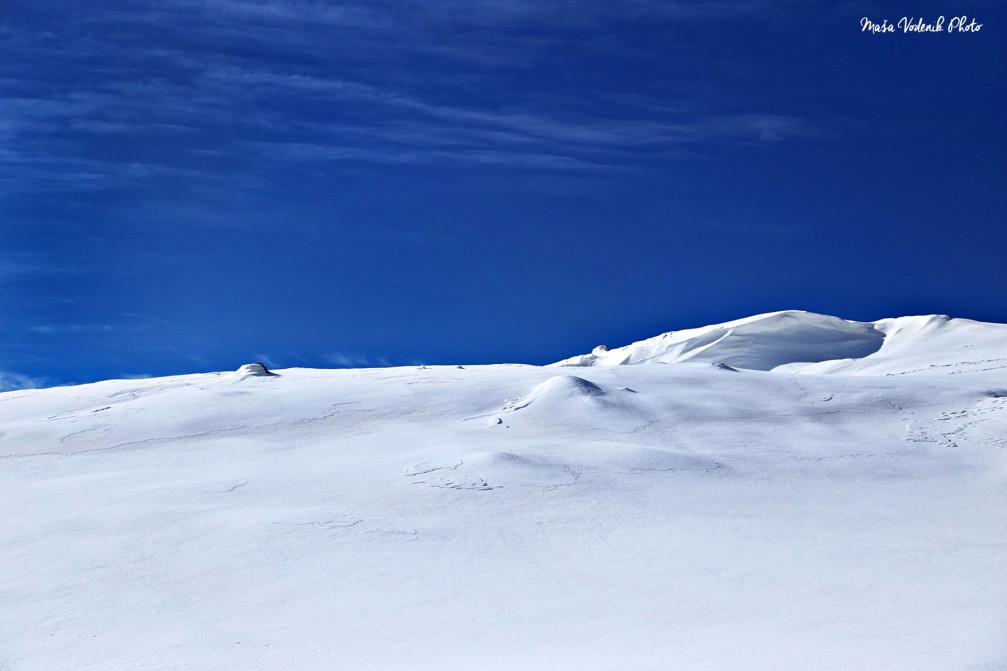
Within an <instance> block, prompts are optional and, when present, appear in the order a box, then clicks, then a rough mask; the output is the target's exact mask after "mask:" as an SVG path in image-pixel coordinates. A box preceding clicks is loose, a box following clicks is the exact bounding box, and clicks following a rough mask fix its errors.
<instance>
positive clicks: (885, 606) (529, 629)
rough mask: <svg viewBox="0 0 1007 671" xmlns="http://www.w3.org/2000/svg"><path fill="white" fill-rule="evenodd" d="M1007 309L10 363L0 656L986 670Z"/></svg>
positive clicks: (775, 317)
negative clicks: (394, 364)
mask: <svg viewBox="0 0 1007 671" xmlns="http://www.w3.org/2000/svg"><path fill="white" fill-rule="evenodd" d="M1005 335H1007V326H1003V325H995V324H981V323H978V322H971V321H967V320H961V319H948V318H946V317H907V318H901V319H888V320H881V321H878V322H874V323H869V324H865V323H856V322H847V321H844V320H841V319H836V318H833V317H825V316H822V315H813V314H810V313H802V312H781V313H774V314H771V315H762V316H758V317H753V318H750V319H745V320H739V321H736V322H730V323H728V324H723V325H719V326H711V327H707V328H705V329H693V330H690V331H682V332H678V333H673V334H667V335H664V336H659V337H657V338H653V339H650V340H646V341H642V342H641V343H636V344H634V345H630V346H628V347H623V348H618V349H612V350H603V349H596V350H595V351H594V352H593V353H592V354H590V355H587V356H585V357H575V358H574V359H571V360H567V361H566V362H563V365H565V366H570V365H573V364H578V365H577V367H576V368H575V369H574V368H561V367H556V366H553V367H537V366H521V365H498V366H465V367H464V368H459V367H456V366H442V367H441V366H434V367H423V368H415V367H413V368H386V369H370V370H309V369H286V370H281V371H279V372H278V374H267V371H265V368H264V367H261V366H260V367H256V366H255V365H250V366H243V367H242V368H241V369H239V370H238V371H237V372H228V373H212V374H202V375H188V376H177V377H168V378H160V379H148V380H110V381H106V382H100V383H96V384H90V385H84V386H78V387H64V388H54V389H44V390H21V391H15V392H8V393H3V394H0V504H2V507H3V508H2V509H3V511H4V514H3V515H2V516H0V614H2V626H0V669H4V671H8V670H22V669H32V670H34V669H45V670H51V669H74V670H87V669H93V670H99V669H100V670H102V671H105V670H109V669H139V668H144V669H183V668H188V669H201V670H203V669H277V668H291V669H389V668H404V669H433V668H437V669H465V668H479V669H515V668H557V669H620V670H621V669H690V670H710V671H713V670H716V671H742V670H744V671H757V670H767V671H768V670H772V671H777V670H779V669H816V670H820V671H828V670H840V669H842V670H846V669H861V670H871V669H877V670H880V669H886V670H891V669H912V670H913V671H926V670H933V671H946V670H948V669H972V670H977V671H979V670H981V671H993V670H995V669H1003V668H1005V666H1004V663H1005V660H1007V580H1004V575H1007V533H1005V529H1007V337H1005ZM625 363H632V364H648V365H614V364H625ZM659 364H675V365H659ZM711 364H713V365H711ZM570 372H572V373H575V375H569V374H565V373H570Z"/></svg>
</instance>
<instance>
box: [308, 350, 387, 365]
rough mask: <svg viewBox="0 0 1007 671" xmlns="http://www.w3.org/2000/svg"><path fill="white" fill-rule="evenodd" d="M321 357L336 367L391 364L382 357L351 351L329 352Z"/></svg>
mask: <svg viewBox="0 0 1007 671" xmlns="http://www.w3.org/2000/svg"><path fill="white" fill-rule="evenodd" d="M323 358H324V359H325V361H327V362H328V363H330V364H332V365H333V366H336V367H338V368H384V367H387V366H391V365H392V364H391V362H389V361H388V360H387V359H385V358H384V357H381V356H371V355H367V354H358V353H353V352H329V353H328V354H325V355H324V356H323Z"/></svg>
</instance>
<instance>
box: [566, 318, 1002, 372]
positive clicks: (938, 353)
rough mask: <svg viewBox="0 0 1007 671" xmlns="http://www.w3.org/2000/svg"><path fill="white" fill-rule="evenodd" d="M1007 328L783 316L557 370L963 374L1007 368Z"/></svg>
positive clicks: (653, 342) (666, 338)
mask: <svg viewBox="0 0 1007 671" xmlns="http://www.w3.org/2000/svg"><path fill="white" fill-rule="evenodd" d="M1005 351H1007V325H1005V324H988V323H983V322H976V321H972V320H970V319H952V318H950V317H947V316H945V315H927V316H920V317H900V318H897V319H882V320H880V321H876V322H855V321H848V320H845V319H839V318H838V317H830V316H828V315H820V314H815V313H813V312H804V311H801V310H785V311H781V312H770V313H768V314H762V315H756V316H754V317H748V318H746V319H739V320H736V321H731V322H726V323H723V324H716V325H714V326H704V327H702V328H695V329H687V330H683V331H672V332H669V333H663V334H661V335H659V336H656V337H654V338H648V339H647V340H641V341H639V342H635V343H632V344H630V345H626V346H625V347H619V348H617V349H608V348H607V347H605V346H600V347H596V348H595V349H594V351H592V352H591V353H590V354H585V355H581V356H575V357H571V358H569V359H565V360H563V361H560V362H557V363H556V364H553V365H555V366H618V365H626V364H640V363H682V362H693V363H699V362H703V363H721V364H725V365H728V366H732V367H734V368H747V369H750V370H783V371H788V372H801V373H839V372H841V373H852V374H858V373H859V374H873V375H879V374H891V375H901V374H905V373H929V372H936V371H935V370H934V369H947V370H944V371H943V372H951V373H963V372H970V371H982V370H986V369H991V368H997V367H1002V365H1003V364H1005V363H1007V359H1005V358H1004V352H1005Z"/></svg>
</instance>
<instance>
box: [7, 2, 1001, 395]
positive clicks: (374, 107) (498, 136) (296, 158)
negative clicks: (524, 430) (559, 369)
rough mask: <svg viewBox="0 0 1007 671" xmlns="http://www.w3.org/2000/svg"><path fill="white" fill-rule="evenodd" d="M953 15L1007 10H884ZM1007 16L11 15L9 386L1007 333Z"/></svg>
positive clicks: (832, 7) (368, 6) (704, 5)
mask: <svg viewBox="0 0 1007 671" xmlns="http://www.w3.org/2000/svg"><path fill="white" fill-rule="evenodd" d="M941 14H945V15H947V16H950V15H952V14H955V15H961V14H966V15H968V16H969V17H970V18H971V17H976V19H977V20H978V22H980V23H982V24H984V25H983V28H982V29H981V31H980V32H978V33H970V34H964V33H963V34H948V33H947V32H945V33H940V34H923V35H919V34H908V35H907V34H903V33H902V32H901V31H899V32H896V33H895V34H886V35H869V34H864V33H862V32H861V30H860V19H861V18H862V17H864V16H868V17H871V18H872V20H875V21H878V22H880V21H881V19H884V18H887V19H889V21H897V20H898V19H899V18H901V17H902V16H905V15H910V16H923V17H924V18H926V19H927V20H935V19H936V18H937V17H938V16H939V15H941ZM1005 26H1007V12H1005V10H1004V8H1003V6H1002V3H1000V2H994V1H987V2H976V1H970V0H954V2H950V0H949V1H947V2H942V3H933V2H920V3H912V5H911V6H910V3H874V2H869V1H868V2H858V1H851V2H846V3H835V2H786V1H783V2H769V1H763V0H742V1H737V2H735V1H733V0H717V1H713V2H661V1H657V0H607V1H600V0H579V1H567V0H471V1H462V0H425V1H423V2H420V1H402V2H388V1H384V0H376V1H369V2H354V1H352V0H351V1H349V2H324V1H322V0H313V1H308V0H156V1H154V0H150V1H142V2H141V1H125V0H101V1H100V2H98V1H93V2H92V1H87V0H32V2H27V1H25V2H21V1H19V0H0V283H2V287H0V288H2V292H0V325H2V337H0V371H2V372H0V387H6V388H11V387H16V386H19V385H25V384H30V383H32V382H33V381H34V382H43V383H66V382H75V381H88V380H95V379H102V378H108V377H119V376H129V375H152V374H158V375H160V374H169V373H181V372H196V371H205V370H223V369H232V368H235V367H237V366H238V365H239V364H241V363H244V362H246V361H249V360H253V359H263V360H266V361H267V362H268V363H271V364H273V365H278V366H302V365H308V366H322V367H325V366H337V365H382V364H410V363H414V362H425V363H458V362H460V363H489V362H503V361H508V362H511V361H517V362H528V363H546V362H549V361H553V360H556V359H559V358H562V357H566V356H570V355H573V354H577V353H581V352H584V351H587V350H589V349H590V348H591V347H593V346H594V345H596V344H599V343H602V342H604V343H608V344H610V345H613V346H615V345H621V344H625V343H627V342H629V341H631V340H636V339H639V338H644V337H649V336H651V335H656V334H657V333H660V332H663V331H667V330H671V329H679V328H686V327H692V326H699V325H703V324H707V323H713V322H719V321H725V320H728V319H735V318H739V317H743V316H748V315H750V314H754V313H759V312H767V311H771V310H778V309H784V308H800V309H807V310H813V311H817V312H825V313H829V314H835V315H838V316H842V317H846V318H849V319H861V320H874V319H878V318H881V317H886V316H898V315H903V314H919V313H947V314H951V315H954V316H963V317H970V318H974V319H981V320H985V321H1000V322H1007V299H1005V296H1007V293H1005V292H1007V263H1005V252H1007V227H1005V226H1004V223H1005V221H1004V216H1003V213H1004V212H1005V205H1007V188H1005V184H1007V159H1005V157H1007V130H1005V129H1007V125H1005V121H1004V115H1005V112H1007V85H1005V84H1007V82H1005V78H1007V40H1005V37H1004V28H1005ZM945 27H946V26H945Z"/></svg>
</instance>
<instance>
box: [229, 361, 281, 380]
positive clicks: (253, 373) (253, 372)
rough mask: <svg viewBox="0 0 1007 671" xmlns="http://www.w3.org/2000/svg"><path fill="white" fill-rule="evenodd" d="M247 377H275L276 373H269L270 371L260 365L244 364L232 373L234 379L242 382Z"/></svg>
mask: <svg viewBox="0 0 1007 671" xmlns="http://www.w3.org/2000/svg"><path fill="white" fill-rule="evenodd" d="M249 377H276V373H273V372H270V370H269V369H268V368H266V367H265V366H264V365H263V364H261V363H246V364H244V365H243V366H241V367H240V368H238V370H236V371H234V375H233V378H234V379H237V380H244V379H245V378H249Z"/></svg>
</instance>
